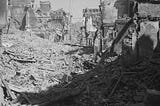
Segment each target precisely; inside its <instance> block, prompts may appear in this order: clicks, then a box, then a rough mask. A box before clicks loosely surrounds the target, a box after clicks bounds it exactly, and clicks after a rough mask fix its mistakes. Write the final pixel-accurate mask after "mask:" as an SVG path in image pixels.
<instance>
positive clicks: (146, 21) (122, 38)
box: [111, 0, 160, 65]
mask: <svg viewBox="0 0 160 106" xmlns="http://www.w3.org/2000/svg"><path fill="white" fill-rule="evenodd" d="M159 4H160V1H157V0H129V3H128V5H123V6H124V7H123V8H128V7H129V10H130V11H128V12H127V13H128V14H126V16H127V17H128V18H127V17H122V18H119V17H117V19H116V18H115V29H116V30H117V37H116V39H115V40H114V42H113V44H112V47H111V48H112V49H111V51H112V52H116V53H117V54H120V55H123V59H122V63H124V64H125V65H127V64H132V63H134V61H136V60H137V59H143V58H146V57H150V56H152V54H153V51H157V50H158V49H159V37H158V36H159V19H160V13H159V9H160V5H159ZM113 6H114V5H113ZM112 8H114V7H112ZM115 13H116V12H115ZM125 13H126V12H124V14H125ZM117 16H118V11H117Z"/></svg>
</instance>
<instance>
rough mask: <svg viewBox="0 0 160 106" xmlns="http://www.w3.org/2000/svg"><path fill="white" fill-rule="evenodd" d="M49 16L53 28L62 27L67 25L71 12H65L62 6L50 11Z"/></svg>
mask: <svg viewBox="0 0 160 106" xmlns="http://www.w3.org/2000/svg"><path fill="white" fill-rule="evenodd" d="M50 16H51V25H52V27H53V28H54V29H55V28H59V29H63V28H64V27H66V26H68V25H69V23H70V19H71V14H69V13H66V12H65V11H64V10H63V9H62V8H61V9H58V10H56V11H51V12H50Z"/></svg>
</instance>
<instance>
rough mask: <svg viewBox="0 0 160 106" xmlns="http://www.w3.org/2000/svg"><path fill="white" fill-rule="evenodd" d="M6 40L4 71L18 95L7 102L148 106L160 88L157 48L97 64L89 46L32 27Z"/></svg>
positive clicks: (54, 105) (14, 105)
mask: <svg viewBox="0 0 160 106" xmlns="http://www.w3.org/2000/svg"><path fill="white" fill-rule="evenodd" d="M3 45H4V46H5V48H4V49H3V50H1V52H2V53H3V55H2V56H1V63H0V67H1V71H2V76H3V79H5V81H6V83H7V84H8V86H9V88H10V89H11V91H12V93H13V95H14V96H15V98H16V101H14V102H11V103H8V102H6V104H7V103H8V105H9V104H12V106H21V105H24V106H28V105H38V106H144V100H145V99H146V92H147V91H148V90H149V91H148V92H156V91H154V90H150V89H156V90H160V83H159V81H160V77H159V76H160V71H159V69H160V57H159V54H157V53H155V54H154V55H153V56H152V57H151V58H146V59H143V60H139V61H137V62H136V63H135V64H133V65H132V66H128V67H126V66H123V65H122V64H121V62H120V61H121V57H119V58H116V60H115V61H112V62H111V61H109V60H108V59H106V60H107V61H106V62H105V63H104V62H103V64H94V63H92V61H91V59H92V55H91V54H90V53H88V52H87V50H88V51H89V52H91V50H90V48H87V47H86V48H84V47H78V46H75V45H72V46H71V45H64V44H62V43H54V42H52V41H49V40H45V39H42V38H39V37H37V36H35V35H30V34H29V33H28V32H20V31H18V32H16V34H14V33H13V34H7V35H4V36H3ZM87 53H88V54H87ZM158 93H159V92H158ZM13 95H12V98H13V97H14V96H13ZM5 99H6V101H8V99H9V98H8V97H6V98H5Z"/></svg>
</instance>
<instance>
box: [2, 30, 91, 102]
mask: <svg viewBox="0 0 160 106" xmlns="http://www.w3.org/2000/svg"><path fill="white" fill-rule="evenodd" d="M2 40H3V46H4V48H3V49H2V50H1V53H3V54H2V56H1V62H0V68H1V72H2V76H3V79H5V81H6V83H7V85H8V86H9V88H10V89H11V90H12V91H13V92H14V93H13V94H14V95H15V96H14V97H15V98H17V97H19V98H21V96H22V95H23V96H22V98H21V99H20V100H19V101H21V102H22V103H23V102H24V101H26V99H27V102H26V103H28V102H29V103H30V104H36V100H34V96H35V98H36V95H31V93H40V92H43V91H47V90H48V87H53V86H55V85H58V84H62V83H63V84H64V83H65V84H66V83H69V82H70V81H71V79H72V75H75V74H84V73H85V72H87V71H88V69H87V68H84V67H83V66H84V64H85V62H86V61H90V60H91V57H92V55H91V54H90V53H89V54H86V53H85V52H86V51H84V50H83V49H84V48H83V47H78V46H71V45H65V44H63V43H54V42H53V41H50V40H47V39H43V38H40V37H38V36H36V35H34V34H31V33H29V32H27V31H26V32H22V31H16V32H15V31H14V33H10V34H4V35H3V38H2ZM85 50H86V49H85ZM83 53H85V54H83ZM26 93H30V94H28V95H26ZM30 97H31V98H32V99H31V98H30ZM6 99H8V98H6ZM34 102H35V103H34ZM18 104H19V103H18ZM18 104H17V105H18Z"/></svg>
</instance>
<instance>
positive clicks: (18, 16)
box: [8, 0, 37, 28]
mask: <svg viewBox="0 0 160 106" xmlns="http://www.w3.org/2000/svg"><path fill="white" fill-rule="evenodd" d="M33 5H34V0H9V1H8V15H9V17H11V19H12V22H14V23H15V26H16V28H19V27H20V26H21V25H22V23H23V22H24V21H25V25H26V26H27V27H31V26H34V25H36V21H37V20H36V17H35V14H34V10H33V8H34V7H33ZM25 17H26V19H24V18H25Z"/></svg>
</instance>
